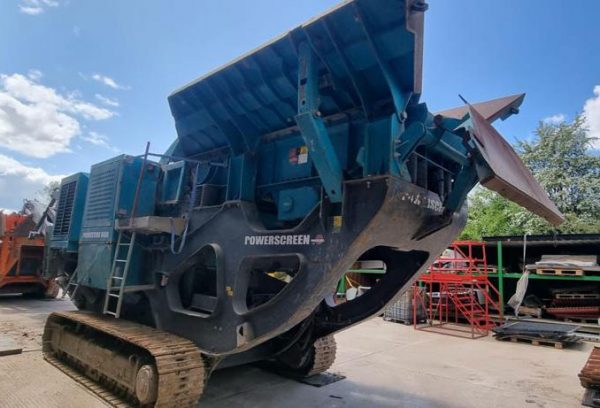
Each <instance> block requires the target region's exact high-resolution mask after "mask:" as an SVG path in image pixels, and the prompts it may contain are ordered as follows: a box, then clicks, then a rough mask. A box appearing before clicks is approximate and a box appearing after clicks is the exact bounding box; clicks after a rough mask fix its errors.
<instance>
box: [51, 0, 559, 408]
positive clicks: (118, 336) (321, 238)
mask: <svg viewBox="0 0 600 408" xmlns="http://www.w3.org/2000/svg"><path fill="white" fill-rule="evenodd" d="M427 8H428V5H427V4H426V3H425V2H424V1H422V0H352V1H346V2H343V3H341V4H340V5H339V6H337V7H335V8H333V9H332V10H330V11H328V12H327V13H325V14H323V15H321V16H318V17H316V18H314V19H312V20H310V21H309V22H307V23H306V24H303V25H301V26H299V27H296V28H294V29H292V30H291V31H289V32H288V33H286V34H284V35H282V36H280V37H277V38H276V39H275V40H273V41H271V42H269V43H267V44H265V45H263V46H262V47H260V48H258V49H256V50H254V51H252V52H251V53H248V54H246V55H244V56H242V57H240V58H238V59H236V60H234V61H233V62H231V63H230V64H227V65H225V66H223V67H221V68H219V69H217V70H215V71H212V72H211V73H209V74H207V75H204V76H202V77H200V78H198V79H196V80H194V81H192V82H191V83H189V84H187V85H185V86H183V87H181V88H179V89H177V90H176V91H174V92H173V93H172V94H171V95H170V96H169V98H168V103H169V106H170V109H171V113H172V115H173V119H174V122H175V128H176V130H177V138H176V140H175V141H174V142H173V143H172V145H171V146H170V148H169V149H168V150H167V151H166V152H163V153H157V152H153V151H152V150H151V149H150V144H148V145H147V146H146V150H145V152H144V154H139V155H119V156H116V157H113V158H109V159H107V160H105V161H103V162H100V163H96V164H94V165H93V166H92V167H91V169H90V171H89V173H87V172H85V173H84V172H82V173H77V174H74V175H72V176H69V177H67V178H65V179H63V180H62V182H61V188H60V194H59V196H60V197H59V199H58V203H57V211H56V222H55V224H54V228H53V232H52V234H51V236H49V237H48V239H47V248H48V252H47V266H48V270H49V271H50V273H55V274H63V275H66V276H68V277H69V280H68V285H67V291H68V293H69V295H70V297H71V298H72V300H73V302H74V303H75V305H76V306H77V308H78V309H79V311H77V312H61V313H54V314H52V315H50V317H49V318H48V321H47V323H46V328H45V332H44V336H43V350H44V356H45V358H46V360H48V361H49V362H50V363H52V364H54V365H55V366H56V367H58V368H60V369H61V370H63V371H64V372H66V373H67V374H69V375H70V376H71V377H73V378H74V379H75V380H77V381H79V382H81V383H82V384H84V385H85V386H86V387H87V388H89V389H90V390H91V391H93V392H95V393H96V394H97V395H99V396H100V397H102V398H103V399H104V400H105V401H107V402H108V403H110V404H113V405H115V406H120V405H132V406H159V407H163V406H164V407H167V406H169V407H171V406H172V407H175V406H176V407H183V406H193V405H194V404H196V403H197V401H198V400H199V399H200V398H201V395H202V393H203V390H204V387H205V385H206V382H207V380H208V378H209V376H210V374H211V372H212V371H214V370H218V369H221V368H225V367H231V366H236V365H241V364H248V363H259V362H260V363H261V364H262V366H263V367H267V368H268V369H271V370H273V371H275V372H277V373H280V374H281V375H285V376H290V377H294V378H298V377H306V376H314V375H318V374H320V373H323V372H325V371H326V370H328V369H329V368H330V367H331V365H332V364H333V362H334V360H335V354H336V344H335V338H334V335H335V333H337V332H339V331H341V330H344V329H347V328H348V327H351V326H352V325H355V324H358V323H360V322H362V321H364V320H366V319H369V318H371V317H373V316H376V315H378V314H379V313H381V311H382V310H383V309H384V308H385V307H386V305H388V304H389V303H391V302H394V301H396V300H397V299H398V298H399V296H401V295H402V293H403V292H404V291H406V290H407V289H408V288H410V287H411V285H412V284H413V283H414V282H415V280H416V279H417V278H418V277H419V275H420V274H422V273H424V272H425V271H426V270H427V268H428V267H429V265H431V264H432V262H434V260H435V259H436V257H437V256H438V255H439V254H440V253H442V251H443V250H444V249H445V248H447V246H448V245H449V244H450V243H451V242H452V241H453V240H454V239H455V238H456V237H457V236H458V235H459V234H460V232H461V230H462V229H463V228H464V225H465V223H466V216H467V208H466V204H465V201H466V197H467V194H468V193H469V191H471V190H472V189H473V188H474V187H475V186H476V185H477V184H478V183H481V184H482V185H483V186H484V187H487V188H489V189H492V190H494V191H497V192H498V193H499V194H502V195H503V196H505V197H507V198H508V199H510V200H512V201H515V202H517V203H518V204H520V205H522V206H524V207H526V208H528V209H529V210H530V211H532V212H533V213H535V214H538V215H540V216H541V217H544V218H545V219H546V220H548V221H549V222H551V223H553V224H560V223H561V222H562V220H563V216H562V214H561V213H560V212H559V211H558V209H557V208H556V207H555V206H554V204H553V203H552V202H551V201H550V200H549V198H548V196H547V195H546V193H545V191H544V190H543V188H542V187H541V186H540V185H539V184H538V183H537V181H536V180H535V179H534V178H533V176H532V174H531V173H530V171H529V170H528V169H527V168H526V167H525V166H524V165H523V163H522V162H521V160H520V159H519V157H518V156H517V154H516V153H515V152H514V151H513V149H512V148H511V147H510V145H509V144H508V143H507V142H506V141H505V140H504V139H503V138H502V136H501V135H500V134H499V133H498V132H497V131H496V130H495V129H494V127H493V122H494V121H496V120H497V119H507V118H509V117H510V116H512V115H514V114H517V113H518V112H519V108H520V106H521V104H522V103H523V100H524V97H525V95H524V94H518V95H512V96H508V97H503V98H499V99H494V100H491V101H487V102H481V103H476V104H470V103H465V104H464V105H463V106H460V107H458V108H454V109H450V110H447V111H443V112H439V113H435V112H430V111H429V109H428V107H427V104H426V103H425V102H423V101H421V91H422V90H421V88H422V64H423V61H422V57H423V27H424V15H425V13H426V10H427ZM357 261H361V262H364V263H365V264H372V265H382V266H381V271H380V272H381V273H379V274H377V275H376V278H374V279H373V281H372V282H371V283H372V284H370V288H369V289H368V290H365V291H364V293H361V294H360V296H357V297H356V298H355V299H353V300H346V299H342V297H340V296H338V294H337V293H336V288H337V287H338V283H339V282H340V279H343V278H344V276H345V274H346V272H347V271H348V270H350V269H352V267H353V265H355V264H356V262H357Z"/></svg>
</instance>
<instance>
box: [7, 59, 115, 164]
mask: <svg viewBox="0 0 600 408" xmlns="http://www.w3.org/2000/svg"><path fill="white" fill-rule="evenodd" d="M40 77H41V72H39V71H38V72H35V73H34V74H33V75H31V73H30V75H29V76H28V77H26V76H23V75H21V74H12V75H4V74H0V146H2V147H6V148H8V149H11V150H14V151H17V152H20V153H22V154H24V155H27V156H31V157H40V158H44V157H50V156H52V155H54V154H56V153H61V152H68V151H70V150H69V144H70V142H71V139H72V138H74V137H75V136H78V135H80V134H81V124H80V122H79V120H80V119H85V120H105V119H109V118H111V117H112V116H114V115H115V112H113V111H111V110H109V109H105V108H102V107H99V106H97V105H94V104H92V103H89V102H85V101H83V100H81V99H80V98H79V97H78V95H77V93H76V92H74V93H71V94H68V95H61V94H60V93H58V92H57V91H56V90H55V89H53V88H50V87H47V86H44V85H42V84H40V83H39V82H38V81H37V80H36V79H35V78H40Z"/></svg>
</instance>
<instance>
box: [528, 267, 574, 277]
mask: <svg viewBox="0 0 600 408" xmlns="http://www.w3.org/2000/svg"><path fill="white" fill-rule="evenodd" d="M535 273H536V274H537V275H550V276H585V272H584V270H583V269H566V268H565V269H563V268H537V269H536V270H535Z"/></svg>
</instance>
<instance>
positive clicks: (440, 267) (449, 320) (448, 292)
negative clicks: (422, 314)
mask: <svg viewBox="0 0 600 408" xmlns="http://www.w3.org/2000/svg"><path fill="white" fill-rule="evenodd" d="M489 272H490V268H489V267H488V264H487V257H486V247H485V242H478V241H455V242H453V243H452V245H450V247H448V250H447V251H444V253H443V254H442V255H440V256H439V257H438V258H437V259H436V260H435V262H434V263H433V264H432V265H431V266H430V267H429V270H428V271H427V272H426V273H425V274H423V275H422V276H421V277H420V278H419V280H418V281H417V282H416V283H415V286H416V287H417V286H418V287H420V288H421V290H414V291H413V293H414V296H415V303H414V304H415V305H417V304H422V305H423V307H424V308H425V311H426V315H427V322H426V323H425V324H418V323H417V320H416V316H415V320H414V321H415V324H414V326H415V329H417V330H426V331H433V332H436V333H440V334H448V335H453V336H458V337H470V338H473V339H475V338H479V337H484V336H487V335H488V334H489V330H490V329H492V328H493V327H494V326H495V323H494V321H493V320H492V319H491V318H490V310H495V311H497V312H498V313H500V321H502V308H501V305H500V293H499V292H498V290H497V289H496V287H495V286H494V285H493V284H492V283H491V282H490V280H489V279H488V273H489ZM416 287H415V289H417V288H416ZM414 309H415V311H416V310H417V307H415V308H414ZM460 319H463V320H464V321H466V324H459V323H460V322H459V320H460Z"/></svg>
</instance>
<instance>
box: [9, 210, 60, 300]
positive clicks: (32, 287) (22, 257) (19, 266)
mask: <svg viewBox="0 0 600 408" xmlns="http://www.w3.org/2000/svg"><path fill="white" fill-rule="evenodd" d="M35 227H36V223H35V221H34V220H33V216H32V215H24V214H17V213H13V214H4V213H3V212H0V294H4V293H23V294H33V295H39V296H44V295H46V296H49V297H55V296H56V295H57V294H58V286H57V285H56V284H55V283H54V281H53V280H52V279H46V278H44V277H43V276H42V269H43V268H42V266H43V261H44V237H43V236H42V235H37V236H35V237H33V238H30V232H31V231H32V230H34V229H35Z"/></svg>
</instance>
